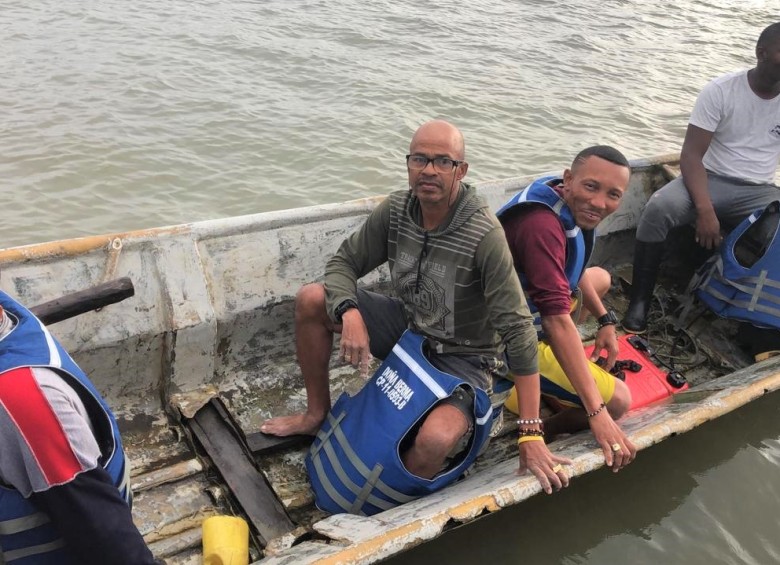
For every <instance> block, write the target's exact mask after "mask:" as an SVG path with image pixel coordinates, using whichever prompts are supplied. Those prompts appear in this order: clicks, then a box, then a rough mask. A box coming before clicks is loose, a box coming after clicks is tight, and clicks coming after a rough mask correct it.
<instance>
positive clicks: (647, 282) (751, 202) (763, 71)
mask: <svg viewBox="0 0 780 565" xmlns="http://www.w3.org/2000/svg"><path fill="white" fill-rule="evenodd" d="M755 52H756V59H757V62H756V66H755V67H753V68H752V69H749V70H741V71H737V72H733V73H729V74H727V75H723V76H721V77H719V78H716V79H715V80H713V81H712V82H710V83H709V84H707V85H706V86H705V87H704V89H703V90H702V91H701V93H700V94H699V97H698V98H697V99H696V104H695V105H694V107H693V112H692V113H691V117H690V120H689V123H688V130H687V132H686V133H685V140H684V141H683V146H682V151H681V154H680V171H681V173H682V174H681V176H679V177H677V178H676V179H674V180H673V181H671V182H670V183H668V184H667V185H666V186H664V187H663V188H661V189H660V190H659V191H658V192H656V193H655V194H653V196H652V197H651V198H650V200H649V201H648V202H647V205H646V206H645V209H644V211H643V212H642V217H641V218H640V219H639V226H638V227H637V231H636V249H635V251H634V274H633V277H632V283H631V302H630V304H629V307H628V309H627V310H626V315H625V317H624V318H623V322H622V325H623V329H625V330H626V331H627V332H631V333H643V332H644V331H646V329H647V315H648V312H649V310H650V302H651V299H652V295H653V288H654V287H655V281H656V278H657V274H658V270H659V266H660V264H661V257H662V255H663V251H664V246H665V241H666V236H667V234H668V233H669V230H670V229H672V228H675V227H678V226H683V225H687V224H692V223H695V226H696V242H697V243H698V244H699V245H701V246H702V247H704V248H706V249H714V248H716V247H718V246H719V245H720V244H721V242H722V240H723V236H722V234H721V228H722V226H723V227H725V228H726V230H727V231H728V230H730V229H733V228H734V227H735V226H736V225H737V224H739V223H740V222H741V221H742V220H743V219H744V218H746V217H748V216H749V215H750V214H751V213H752V212H754V211H756V210H759V209H763V208H764V207H766V206H767V205H768V204H769V203H770V202H771V201H772V200H775V199H777V198H778V190H777V186H775V185H774V184H773V183H774V178H775V174H776V172H777V164H778V160H780V22H778V23H774V24H772V25H770V26H768V27H767V28H766V29H764V31H763V32H761V35H760V36H759V38H758V42H757V43H756V51H755Z"/></svg>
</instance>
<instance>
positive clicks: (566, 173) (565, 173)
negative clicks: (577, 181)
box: [563, 169, 572, 186]
mask: <svg viewBox="0 0 780 565" xmlns="http://www.w3.org/2000/svg"><path fill="white" fill-rule="evenodd" d="M571 177H572V173H571V169H566V170H565V171H563V184H564V186H565V185H567V184H569V183H570V182H571Z"/></svg>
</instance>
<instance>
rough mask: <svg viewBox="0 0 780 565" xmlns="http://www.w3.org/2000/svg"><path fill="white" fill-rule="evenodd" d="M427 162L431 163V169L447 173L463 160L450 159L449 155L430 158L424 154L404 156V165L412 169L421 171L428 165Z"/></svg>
mask: <svg viewBox="0 0 780 565" xmlns="http://www.w3.org/2000/svg"><path fill="white" fill-rule="evenodd" d="M428 163H433V169H434V170H435V171H437V172H439V173H449V172H452V169H454V168H455V167H457V166H458V165H460V164H461V163H465V161H458V160H456V159H450V158H449V157H433V158H430V157H426V156H425V155H407V156H406V166H407V167H409V168H410V169H412V170H413V171H422V170H423V169H424V168H425V167H427V166H428Z"/></svg>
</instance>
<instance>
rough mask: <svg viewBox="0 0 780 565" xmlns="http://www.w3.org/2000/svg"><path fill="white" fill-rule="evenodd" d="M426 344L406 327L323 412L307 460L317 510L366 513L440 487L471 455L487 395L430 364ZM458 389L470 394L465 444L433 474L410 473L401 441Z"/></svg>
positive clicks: (487, 418) (481, 432) (484, 422)
mask: <svg viewBox="0 0 780 565" xmlns="http://www.w3.org/2000/svg"><path fill="white" fill-rule="evenodd" d="M424 342H425V338H423V337H422V336H420V335H418V334H415V333H413V332H411V331H409V330H407V331H406V332H404V334H403V335H402V336H401V339H400V340H399V341H398V343H397V344H396V345H395V347H393V351H392V352H391V353H390V355H388V356H387V358H386V359H385V361H384V362H383V363H382V365H381V366H380V367H379V369H378V370H377V371H376V372H375V373H374V375H373V377H372V378H371V379H370V380H369V381H368V383H366V385H365V386H364V387H363V388H362V389H361V390H360V392H358V393H357V394H356V395H355V396H352V397H351V396H349V395H348V394H346V393H345V394H342V395H341V397H340V398H339V399H338V401H337V402H336V404H335V405H334V406H333V409H332V410H331V411H330V413H329V414H328V417H327V419H326V420H325V422H324V423H323V425H322V429H320V431H319V432H318V433H317V437H316V439H315V440H314V443H313V444H312V447H311V450H310V451H309V454H308V455H307V457H306V468H307V469H308V472H309V478H310V479H311V484H312V488H313V490H314V497H315V502H316V504H317V507H319V508H320V509H322V510H325V511H327V512H330V513H331V514H337V513H341V512H350V513H353V514H362V515H369V516H370V515H372V514H376V513H377V512H381V511H383V510H388V509H390V508H393V507H394V506H397V505H399V504H403V503H405V502H409V501H411V500H414V499H415V498H419V497H420V496H423V495H426V494H429V493H432V492H434V491H437V490H439V489H441V488H443V487H445V486H446V485H448V484H450V483H452V482H454V481H455V480H457V479H458V477H460V476H461V475H462V474H463V473H464V472H465V471H466V470H467V469H468V468H469V467H470V466H471V464H472V463H473V462H474V459H476V457H477V455H478V454H479V452H480V449H481V448H482V446H483V445H484V443H485V441H486V440H487V438H488V435H489V432H490V426H491V422H492V408H491V406H490V400H489V399H488V396H487V394H486V393H485V392H484V391H483V390H481V389H479V388H476V389H475V388H474V387H472V386H471V385H469V384H468V383H465V382H464V381H463V380H461V379H459V378H457V377H454V376H452V375H450V374H447V373H443V372H441V371H439V370H438V369H436V368H435V367H434V366H433V365H431V364H430V362H429V361H428V360H427V359H426V358H425V356H424V355H423V350H422V347H423V343H424ZM457 387H467V388H469V389H470V390H471V391H472V392H473V393H474V419H475V425H474V433H473V434H472V437H471V440H470V442H469V445H468V446H467V447H466V449H465V450H464V452H463V453H461V454H460V455H459V456H458V457H457V459H456V461H455V463H454V465H453V466H451V468H448V469H446V470H445V471H443V472H442V473H440V474H438V475H436V476H435V477H434V478H432V479H423V478H420V477H418V476H416V475H413V474H411V473H410V472H409V471H407V470H406V468H405V467H404V465H403V462H402V461H401V450H402V448H403V447H402V442H403V441H404V438H406V437H407V435H408V434H409V433H410V432H412V431H413V430H415V429H416V424H418V423H420V422H421V421H422V419H423V418H424V417H425V415H426V414H427V413H428V412H429V410H430V409H431V408H432V407H433V406H434V405H435V404H436V403H437V402H439V401H440V400H442V399H444V398H447V397H449V396H450V395H451V394H452V393H453V391H454V390H455V389H456V388H457ZM407 443H411V442H410V441H408V440H407ZM405 445H406V444H404V446H405Z"/></svg>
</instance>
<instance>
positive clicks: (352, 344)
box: [339, 308, 371, 379]
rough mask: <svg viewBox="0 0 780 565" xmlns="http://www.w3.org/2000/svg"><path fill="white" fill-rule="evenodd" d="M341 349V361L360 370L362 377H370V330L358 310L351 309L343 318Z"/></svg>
mask: <svg viewBox="0 0 780 565" xmlns="http://www.w3.org/2000/svg"><path fill="white" fill-rule="evenodd" d="M341 322H342V328H341V348H340V349H339V359H341V360H343V361H344V362H346V363H350V364H351V365H353V366H354V367H359V368H360V376H361V377H363V378H364V379H365V378H367V377H368V365H369V363H370V362H371V350H370V349H369V346H368V330H367V329H366V324H365V322H364V321H363V316H362V315H361V314H360V310H358V309H357V308H351V309H349V310H347V311H346V312H344V315H343V316H342V317H341Z"/></svg>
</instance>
